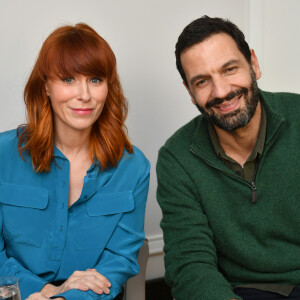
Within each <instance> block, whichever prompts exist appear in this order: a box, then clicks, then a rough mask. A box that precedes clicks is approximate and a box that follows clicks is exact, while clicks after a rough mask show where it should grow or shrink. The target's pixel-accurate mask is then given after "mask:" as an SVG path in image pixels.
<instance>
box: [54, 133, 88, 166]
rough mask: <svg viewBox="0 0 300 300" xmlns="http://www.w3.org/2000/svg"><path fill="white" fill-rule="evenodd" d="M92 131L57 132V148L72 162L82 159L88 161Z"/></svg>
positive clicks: (55, 138)
mask: <svg viewBox="0 0 300 300" xmlns="http://www.w3.org/2000/svg"><path fill="white" fill-rule="evenodd" d="M90 136H91V131H90V130H89V131H85V130H83V131H79V130H69V131H68V132H65V131H64V132H60V131H59V130H56V131H55V135H54V142H55V146H56V147H57V148H58V149H59V150H60V151H61V152H62V153H63V154H64V155H65V156H66V157H67V158H68V159H69V160H70V161H71V160H72V159H75V158H78V157H81V158H85V159H87V158H88V157H89V152H90Z"/></svg>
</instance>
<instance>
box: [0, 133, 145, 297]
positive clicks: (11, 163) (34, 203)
mask: <svg viewBox="0 0 300 300" xmlns="http://www.w3.org/2000/svg"><path fill="white" fill-rule="evenodd" d="M17 149H18V138H17V136H16V130H12V131H8V132H4V133H1V134H0V275H1V276H6V275H7V276H16V277H18V278H19V284H20V290H21V296H22V299H25V298H27V297H28V296H29V295H30V294H32V293H34V292H39V291H40V290H41V289H42V288H43V286H44V285H45V284H46V283H51V282H53V281H57V280H66V279H67V278H68V277H70V275H71V274H72V273H73V272H74V271H75V270H86V269H88V268H96V269H97V270H98V272H100V273H101V274H102V275H104V276H105V277H107V278H108V280H109V281H110V283H111V288H110V294H109V295H106V294H101V295H97V294H95V293H94V292H92V291H91V290H89V291H87V292H84V291H79V290H76V289H73V290H69V291H66V292H64V293H62V294H60V295H59V296H62V297H64V298H66V299H72V300H77V299H78V300H82V299H86V300H90V299H105V300H110V299H114V298H115V297H116V296H117V295H118V294H119V293H120V291H121V289H122V286H123V285H124V283H125V282H126V281H127V280H128V278H129V277H131V276H134V275H135V274H137V273H138V271H139V266H138V263H137V255H138V250H139V249H140V247H141V245H142V244H143V241H144V215H145V205H146V199H147V193H148V187H149V170H150V164H149V161H148V160H147V159H146V158H145V156H144V155H143V153H142V152H141V151H140V150H139V149H137V148H136V147H134V153H133V154H129V153H127V152H126V151H125V152H124V155H123V157H122V159H121V160H120V162H119V163H118V165H117V166H116V167H114V168H108V169H106V170H104V171H99V168H98V166H97V165H92V166H91V168H90V169H89V170H88V171H87V174H86V176H85V178H84V184H83V189H82V193H81V196H80V198H79V199H78V200H77V201H76V202H75V203H74V204H73V205H72V206H70V207H68V192H69V170H70V164H69V161H68V160H67V158H66V157H65V156H64V155H63V154H62V153H61V152H60V151H59V150H58V149H57V148H55V151H54V158H55V162H52V164H51V171H50V172H47V173H46V172H44V173H35V172H33V169H32V162H31V159H30V157H29V156H28V154H26V153H24V157H25V160H26V161H24V160H23V159H22V158H21V157H20V155H19V153H18V150H17Z"/></svg>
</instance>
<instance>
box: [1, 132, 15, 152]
mask: <svg viewBox="0 0 300 300" xmlns="http://www.w3.org/2000/svg"><path fill="white" fill-rule="evenodd" d="M18 142H19V139H18V134H17V129H12V130H9V131H4V132H0V148H1V149H4V148H6V149H8V148H10V147H15V145H18Z"/></svg>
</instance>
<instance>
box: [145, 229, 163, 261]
mask: <svg viewBox="0 0 300 300" xmlns="http://www.w3.org/2000/svg"><path fill="white" fill-rule="evenodd" d="M146 238H147V239H148V243H149V256H151V255H158V254H163V247H164V241H163V235H162V234H157V235H150V236H147V237H146Z"/></svg>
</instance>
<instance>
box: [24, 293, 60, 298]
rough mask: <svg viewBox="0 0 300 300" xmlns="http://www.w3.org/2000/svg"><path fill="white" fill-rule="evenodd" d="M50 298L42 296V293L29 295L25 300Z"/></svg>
mask: <svg viewBox="0 0 300 300" xmlns="http://www.w3.org/2000/svg"><path fill="white" fill-rule="evenodd" d="M49 299H50V298H48V297H46V296H44V295H43V294H42V293H34V294H31V295H30V296H29V297H28V298H26V300H49ZM55 299H56V300H65V298H62V297H59V298H55Z"/></svg>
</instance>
